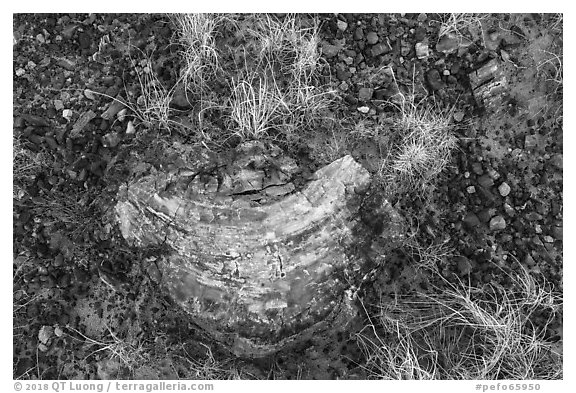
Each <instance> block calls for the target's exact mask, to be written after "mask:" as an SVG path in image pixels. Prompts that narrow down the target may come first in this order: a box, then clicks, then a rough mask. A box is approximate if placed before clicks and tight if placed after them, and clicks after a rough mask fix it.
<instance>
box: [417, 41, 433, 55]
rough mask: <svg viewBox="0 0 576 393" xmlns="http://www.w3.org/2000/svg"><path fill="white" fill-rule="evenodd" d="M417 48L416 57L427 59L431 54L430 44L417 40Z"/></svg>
mask: <svg viewBox="0 0 576 393" xmlns="http://www.w3.org/2000/svg"><path fill="white" fill-rule="evenodd" d="M415 49H416V57H418V58H419V59H425V58H426V57H428V56H429V55H430V51H429V48H428V44H426V43H424V42H417V43H416V46H415Z"/></svg>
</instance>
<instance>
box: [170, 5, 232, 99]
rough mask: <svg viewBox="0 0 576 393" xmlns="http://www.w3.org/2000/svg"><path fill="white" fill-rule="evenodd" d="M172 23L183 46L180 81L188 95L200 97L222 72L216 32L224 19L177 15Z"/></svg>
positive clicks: (206, 15) (209, 16) (212, 15)
mask: <svg viewBox="0 0 576 393" xmlns="http://www.w3.org/2000/svg"><path fill="white" fill-rule="evenodd" d="M172 20H173V22H174V24H175V25H176V28H177V35H178V41H179V43H180V45H181V46H182V51H181V57H182V62H183V67H182V68H181V77H182V78H183V81H184V86H185V88H186V91H190V92H192V93H193V94H196V95H199V96H201V95H202V94H204V93H206V92H207V91H208V90H209V87H208V84H209V81H210V80H212V79H213V78H214V77H216V76H217V75H218V74H220V73H221V72H222V68H221V65H220V60H219V59H220V55H219V53H218V49H217V48H216V41H215V40H216V32H217V28H218V25H219V24H220V23H221V22H222V21H223V20H224V16H222V15H217V14H208V13H192V14H175V15H173V16H172Z"/></svg>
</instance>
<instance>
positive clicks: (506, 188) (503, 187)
mask: <svg viewBox="0 0 576 393" xmlns="http://www.w3.org/2000/svg"><path fill="white" fill-rule="evenodd" d="M498 191H499V192H500V195H502V196H503V197H505V196H508V194H510V186H509V185H508V183H506V182H504V183H502V184H500V186H499V187H498Z"/></svg>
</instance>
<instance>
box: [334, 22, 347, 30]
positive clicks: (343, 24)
mask: <svg viewBox="0 0 576 393" xmlns="http://www.w3.org/2000/svg"><path fill="white" fill-rule="evenodd" d="M336 24H337V26H338V30H340V31H346V29H347V28H348V23H346V22H344V21H343V20H339V21H338V22H337V23H336Z"/></svg>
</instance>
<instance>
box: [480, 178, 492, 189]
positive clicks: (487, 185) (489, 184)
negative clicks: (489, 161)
mask: <svg viewBox="0 0 576 393" xmlns="http://www.w3.org/2000/svg"><path fill="white" fill-rule="evenodd" d="M478 184H480V185H481V186H482V187H484V188H490V187H492V186H493V185H494V180H492V179H491V178H490V176H488V175H482V176H480V177H479V178H478Z"/></svg>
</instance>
